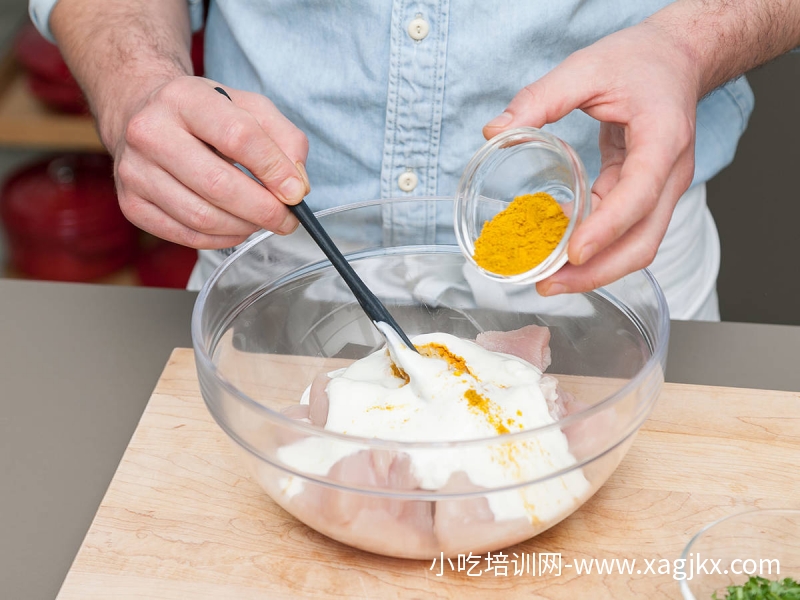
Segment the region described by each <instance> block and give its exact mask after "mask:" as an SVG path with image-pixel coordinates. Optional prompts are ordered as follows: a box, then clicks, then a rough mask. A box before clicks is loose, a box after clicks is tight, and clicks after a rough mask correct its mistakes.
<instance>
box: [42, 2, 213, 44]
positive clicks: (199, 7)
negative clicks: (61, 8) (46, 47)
mask: <svg viewBox="0 0 800 600" xmlns="http://www.w3.org/2000/svg"><path fill="white" fill-rule="evenodd" d="M56 2H58V0H29V2H28V14H29V15H30V17H31V21H33V24H34V25H35V26H36V29H38V30H39V33H41V34H42V35H43V36H44V37H45V38H47V39H48V40H50V41H51V42H52V43H54V44H55V43H56V40H55V38H53V32H52V31H50V13H51V12H53V7H54V6H55V5H56ZM186 3H187V4H188V5H189V18H190V19H191V23H192V31H197V30H198V29H200V28H201V27H202V26H203V16H204V15H203V0H186Z"/></svg>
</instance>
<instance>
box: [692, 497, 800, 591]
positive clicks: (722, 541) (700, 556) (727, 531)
mask: <svg viewBox="0 0 800 600" xmlns="http://www.w3.org/2000/svg"><path fill="white" fill-rule="evenodd" d="M681 559H682V560H683V561H684V562H683V564H684V569H683V574H682V575H683V577H684V579H683V580H681V581H680V588H681V594H682V595H683V598H684V599H685V600H710V598H712V594H714V593H715V592H716V594H717V597H718V598H720V599H722V598H725V597H726V596H727V592H726V588H727V587H728V586H731V585H744V584H745V583H747V580H748V579H749V578H750V576H751V575H752V576H755V577H763V578H764V579H767V580H770V581H774V580H776V579H785V578H786V577H791V578H793V579H795V580H796V581H800V510H797V509H789V508H786V509H767V508H765V509H755V510H748V511H745V512H740V513H738V514H734V515H730V516H727V517H724V518H722V519H719V520H717V521H714V522H713V523H711V524H709V525H706V526H705V527H703V529H701V530H700V531H699V532H698V533H697V534H696V535H695V536H694V537H693V538H692V539H691V540H690V541H689V543H688V544H687V545H686V548H684V550H683V554H681ZM704 559H707V560H705V563H704V562H703V561H704ZM698 565H703V567H702V568H700V569H699V568H698ZM715 567H716V568H715Z"/></svg>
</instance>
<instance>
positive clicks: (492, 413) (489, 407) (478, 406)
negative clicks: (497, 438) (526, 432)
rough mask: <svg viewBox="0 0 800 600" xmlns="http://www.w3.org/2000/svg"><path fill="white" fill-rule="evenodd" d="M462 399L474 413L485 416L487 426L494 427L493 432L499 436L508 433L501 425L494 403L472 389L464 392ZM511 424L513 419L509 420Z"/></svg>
mask: <svg viewBox="0 0 800 600" xmlns="http://www.w3.org/2000/svg"><path fill="white" fill-rule="evenodd" d="M464 398H465V399H466V401H467V404H469V407H470V408H471V409H472V410H473V411H474V412H476V413H478V414H482V415H484V416H486V420H487V421H488V422H489V425H491V426H492V427H494V430H495V431H496V432H497V433H498V434H499V435H503V434H504V433H510V431H509V429H508V427H506V426H505V425H503V417H502V415H501V414H500V407H499V406H497V404H495V403H494V402H492V401H491V400H489V398H487V397H486V396H484V395H483V394H479V393H478V392H476V391H475V390H474V389H472V388H470V389H468V390H467V391H466V392H464ZM509 420H510V421H511V423H509V425H511V424H513V419H509Z"/></svg>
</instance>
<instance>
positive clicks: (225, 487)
mask: <svg viewBox="0 0 800 600" xmlns="http://www.w3.org/2000/svg"><path fill="white" fill-rule="evenodd" d="M799 457H800V394H798V393H789V392H771V391H761V390H743V389H733V388H719V387H700V386H690V385H673V384H667V385H666V386H665V387H664V391H663V392H662V394H661V397H660V398H659V400H658V403H657V405H656V408H655V410H654V411H653V414H652V415H651V417H650V419H649V420H648V421H647V422H646V423H645V425H644V426H643V427H642V429H641V431H640V432H639V435H638V437H637V438H636V441H635V442H634V444H633V446H632V448H631V450H630V451H629V453H628V455H627V456H626V458H625V459H624V461H623V462H622V464H621V465H620V467H619V468H618V469H617V471H616V472H615V473H614V475H612V477H611V479H609V481H608V482H607V483H606V484H605V485H604V486H603V487H602V488H601V489H600V491H599V492H598V493H597V494H596V495H595V496H594V497H593V498H592V499H591V500H590V501H589V502H587V503H586V504H585V505H584V506H583V507H582V508H581V509H579V510H578V511H577V512H576V513H575V514H573V515H572V516H571V517H569V518H568V519H566V520H565V521H563V522H562V523H560V524H559V525H557V526H556V527H554V528H552V529H550V530H549V531H547V532H545V533H543V534H542V535H540V536H538V537H536V538H534V539H533V540H530V541H528V542H525V543H523V544H519V545H518V546H515V547H512V548H509V549H507V550H506V551H505V554H506V555H507V557H508V558H507V560H508V561H509V562H508V566H507V571H506V573H505V574H503V569H502V564H500V566H501V568H500V569H499V570H498V569H490V570H487V562H486V561H485V556H484V557H483V559H482V562H481V564H480V565H478V566H477V567H475V566H474V565H473V564H472V563H470V564H465V565H464V566H466V567H467V568H468V569H470V570H471V573H472V575H468V574H467V572H466V571H465V570H462V571H458V564H457V562H458V561H457V560H454V561H453V567H454V568H453V569H451V568H450V566H449V565H448V564H445V567H444V569H443V570H442V569H440V565H438V564H437V565H435V566H434V567H433V569H431V566H432V565H431V562H430V561H411V560H402V559H390V558H386V557H381V556H376V555H372V554H368V553H365V552H361V551H358V550H354V549H351V548H348V547H346V546H344V545H342V544H339V543H337V542H334V541H332V540H330V539H328V538H326V537H324V536H322V535H321V534H318V533H316V532H315V531H313V530H311V529H309V528H308V527H306V526H305V525H303V524H301V523H300V522H298V521H296V520H295V519H294V518H293V517H291V516H289V515H288V514H287V513H285V512H284V511H283V510H282V509H281V508H280V507H278V506H277V505H276V504H275V503H274V502H272V500H270V499H269V497H268V496H266V494H265V493H263V492H262V491H261V488H259V487H258V486H257V485H256V484H255V483H253V482H252V481H251V480H250V479H249V478H248V477H247V474H246V472H245V470H244V469H243V468H242V467H241V466H240V464H239V463H238V461H237V459H236V458H235V456H234V455H233V453H232V450H231V447H230V445H229V442H228V440H227V438H226V437H225V435H224V434H223V433H222V431H221V430H220V429H219V427H217V425H216V423H214V421H213V420H212V418H211V416H210V415H209V414H208V411H207V410H206V407H205V405H204V404H203V401H202V399H201V396H200V391H199V388H198V383H197V376H196V373H195V366H194V356H193V353H192V351H191V350H188V349H177V350H175V351H174V353H173V354H172V357H171V358H170V360H169V363H168V364H167V366H166V369H165V370H164V373H163V374H162V376H161V379H160V380H159V382H158V385H157V387H156V389H155V391H154V393H153V396H152V397H151V399H150V402H149V404H148V406H147V409H146V410H145V412H144V415H143V416H142V419H141V421H140V423H139V426H138V428H137V429H136V432H135V433H134V435H133V438H132V439H131V443H130V445H129V446H128V449H127V451H126V452H125V455H124V457H123V459H122V462H121V463H120V466H119V468H118V470H117V472H116V475H115V476H114V479H113V481H112V482H111V485H110V487H109V489H108V491H107V493H106V495H105V497H104V499H103V502H102V504H101V505H100V508H99V510H98V511H97V515H96V516H95V519H94V522H93V523H92V526H91V528H90V530H89V532H88V534H87V535H86V538H85V540H84V542H83V544H82V546H81V548H80V550H79V552H78V555H77V557H76V558H75V561H74V563H73V565H72V567H71V569H70V571H69V573H68V575H67V578H66V580H65V581H64V584H63V587H62V588H61V591H60V593H59V596H58V598H59V599H60V600H72V599H76V600H77V599H80V600H89V599H94V598H98V599H99V598H102V599H107V598H113V599H115V600H124V599H127V598H131V599H133V598H135V599H141V598H167V599H179V598H180V599H183V598H191V599H205V598H209V599H210V598H214V599H218V598H237V599H253V598H259V599H260V598H269V599H283V598H343V599H345V598H346V599H349V598H458V599H461V598H480V599H484V598H489V597H494V596H497V597H504V598H505V597H514V598H516V597H519V598H553V599H556V598H569V599H583V598H592V599H603V598H614V599H619V598H680V593H679V589H678V584H677V582H676V581H675V580H673V579H672V577H671V576H669V575H653V574H650V573H648V574H638V575H637V574H635V573H634V574H632V575H619V574H613V575H608V574H606V575H598V574H596V573H595V574H592V575H587V574H582V575H577V574H576V572H575V569H574V568H568V567H566V566H565V565H566V564H571V563H574V562H575V561H576V560H581V559H590V558H597V559H603V558H605V559H612V558H620V559H625V558H627V559H637V560H638V564H639V565H640V566H644V564H645V563H644V560H645V559H647V560H653V559H658V560H659V561H660V560H661V559H668V560H669V561H672V560H674V559H676V558H678V557H679V556H680V553H681V551H682V549H683V547H684V546H685V544H686V543H687V542H688V541H689V539H690V538H691V537H692V535H693V534H694V533H695V532H696V531H697V530H698V529H700V528H701V527H702V526H703V525H705V524H707V523H709V522H710V521H713V520H715V519H717V518H720V517H723V516H725V515H729V514H732V513H735V512H738V511H740V510H744V509H746V508H750V507H787V506H790V507H800V482H799V481H798V466H797V465H798V462H800V461H799V460H798V458H799ZM531 553H535V554H534V559H533V563H534V568H531V569H530V571H532V572H528V573H525V574H514V572H513V569H512V565H511V562H510V561H511V558H512V557H513V556H514V555H516V556H517V557H518V558H517V559H516V560H517V561H518V562H517V563H516V566H517V570H518V571H521V570H522V556H523V555H524V554H526V555H528V556H530V555H531ZM541 553H551V557H550V559H549V560H550V563H549V565H550V570H549V571H548V572H547V573H545V574H542V573H540V572H538V570H537V569H536V568H535V566H536V563H538V559H539V558H540V557H541ZM557 554H560V555H561V563H562V566H561V574H560V575H557V574H556V573H555V561H556V560H557V559H555V555H557ZM528 560H530V559H528ZM657 564H658V563H657ZM488 566H489V567H491V566H492V565H491V564H489V565H488ZM495 566H496V565H495ZM478 571H480V573H481V574H480V576H475V574H476V572H478ZM440 572H441V573H442V574H441V575H439V573H440Z"/></svg>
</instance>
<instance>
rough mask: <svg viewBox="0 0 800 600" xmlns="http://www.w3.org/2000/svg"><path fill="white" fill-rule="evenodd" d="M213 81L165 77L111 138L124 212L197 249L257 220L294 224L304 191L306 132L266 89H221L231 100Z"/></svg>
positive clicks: (240, 236) (247, 230)
mask: <svg viewBox="0 0 800 600" xmlns="http://www.w3.org/2000/svg"><path fill="white" fill-rule="evenodd" d="M216 85H217V84H216V83H215V82H213V81H211V80H208V79H203V78H200V77H190V76H184V77H178V78H176V79H173V80H171V81H169V82H168V83H166V84H164V85H162V86H161V87H159V88H158V89H156V90H155V91H153V92H152V93H151V94H149V96H148V97H147V98H146V99H145V100H144V101H143V102H142V103H141V105H140V106H138V107H136V108H134V109H133V110H132V111H131V114H130V115H129V116H128V117H127V119H123V120H122V122H121V123H120V127H118V128H116V129H117V131H118V132H119V134H118V137H117V139H116V140H113V141H112V140H107V144H108V145H109V150H110V151H111V153H112V154H113V156H114V170H115V177H116V182H117V195H118V198H119V203H120V207H121V208H122V211H123V213H125V216H126V217H127V218H128V219H129V220H130V221H131V222H133V223H134V224H135V225H137V226H138V227H140V228H141V229H144V230H145V231H148V232H150V233H152V234H154V235H157V236H158V237H161V238H164V239H167V240H170V241H173V242H177V243H179V244H183V245H185V246H191V247H193V248H225V247H229V246H233V245H236V244H239V243H241V242H242V241H244V240H245V239H246V238H247V236H249V235H250V234H252V233H254V232H255V231H258V230H259V229H262V228H263V229H266V230H269V231H274V232H276V233H281V234H285V233H290V232H292V231H294V229H295V228H296V227H297V220H296V219H295V217H294V216H293V215H292V214H291V213H290V212H289V210H288V208H287V206H286V205H287V204H297V203H298V202H300V200H302V199H303V197H304V196H305V195H306V194H307V193H308V190H309V186H308V180H307V176H306V174H305V168H304V166H303V165H304V163H305V160H306V156H307V153H308V140H307V139H306V136H305V135H304V134H303V132H301V131H300V130H299V129H297V127H295V126H294V125H293V124H292V123H291V122H290V121H289V120H288V119H287V118H286V117H284V116H283V115H282V114H281V113H280V111H278V109H277V108H276V107H275V105H273V104H272V102H270V101H269V100H268V99H267V98H265V97H264V96H261V95H259V94H253V93H250V92H243V91H239V90H234V89H228V88H225V89H226V92H227V93H228V94H229V96H230V98H231V100H232V102H231V101H229V100H228V99H227V98H225V97H224V96H222V95H221V94H220V93H218V92H217V91H216V90H214V87H215V86H216ZM226 158H227V159H230V161H229V160H226ZM232 162H238V163H240V164H241V165H243V166H245V167H247V168H248V169H249V170H250V171H251V172H252V173H253V175H255V176H256V177H257V178H258V179H259V180H260V181H261V182H262V183H263V184H264V186H261V185H259V184H258V183H257V182H255V181H253V180H252V179H251V178H250V177H248V176H247V175H245V174H244V173H243V172H242V171H241V170H239V169H238V168H236V167H235V166H233V164H231V163H232Z"/></svg>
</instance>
